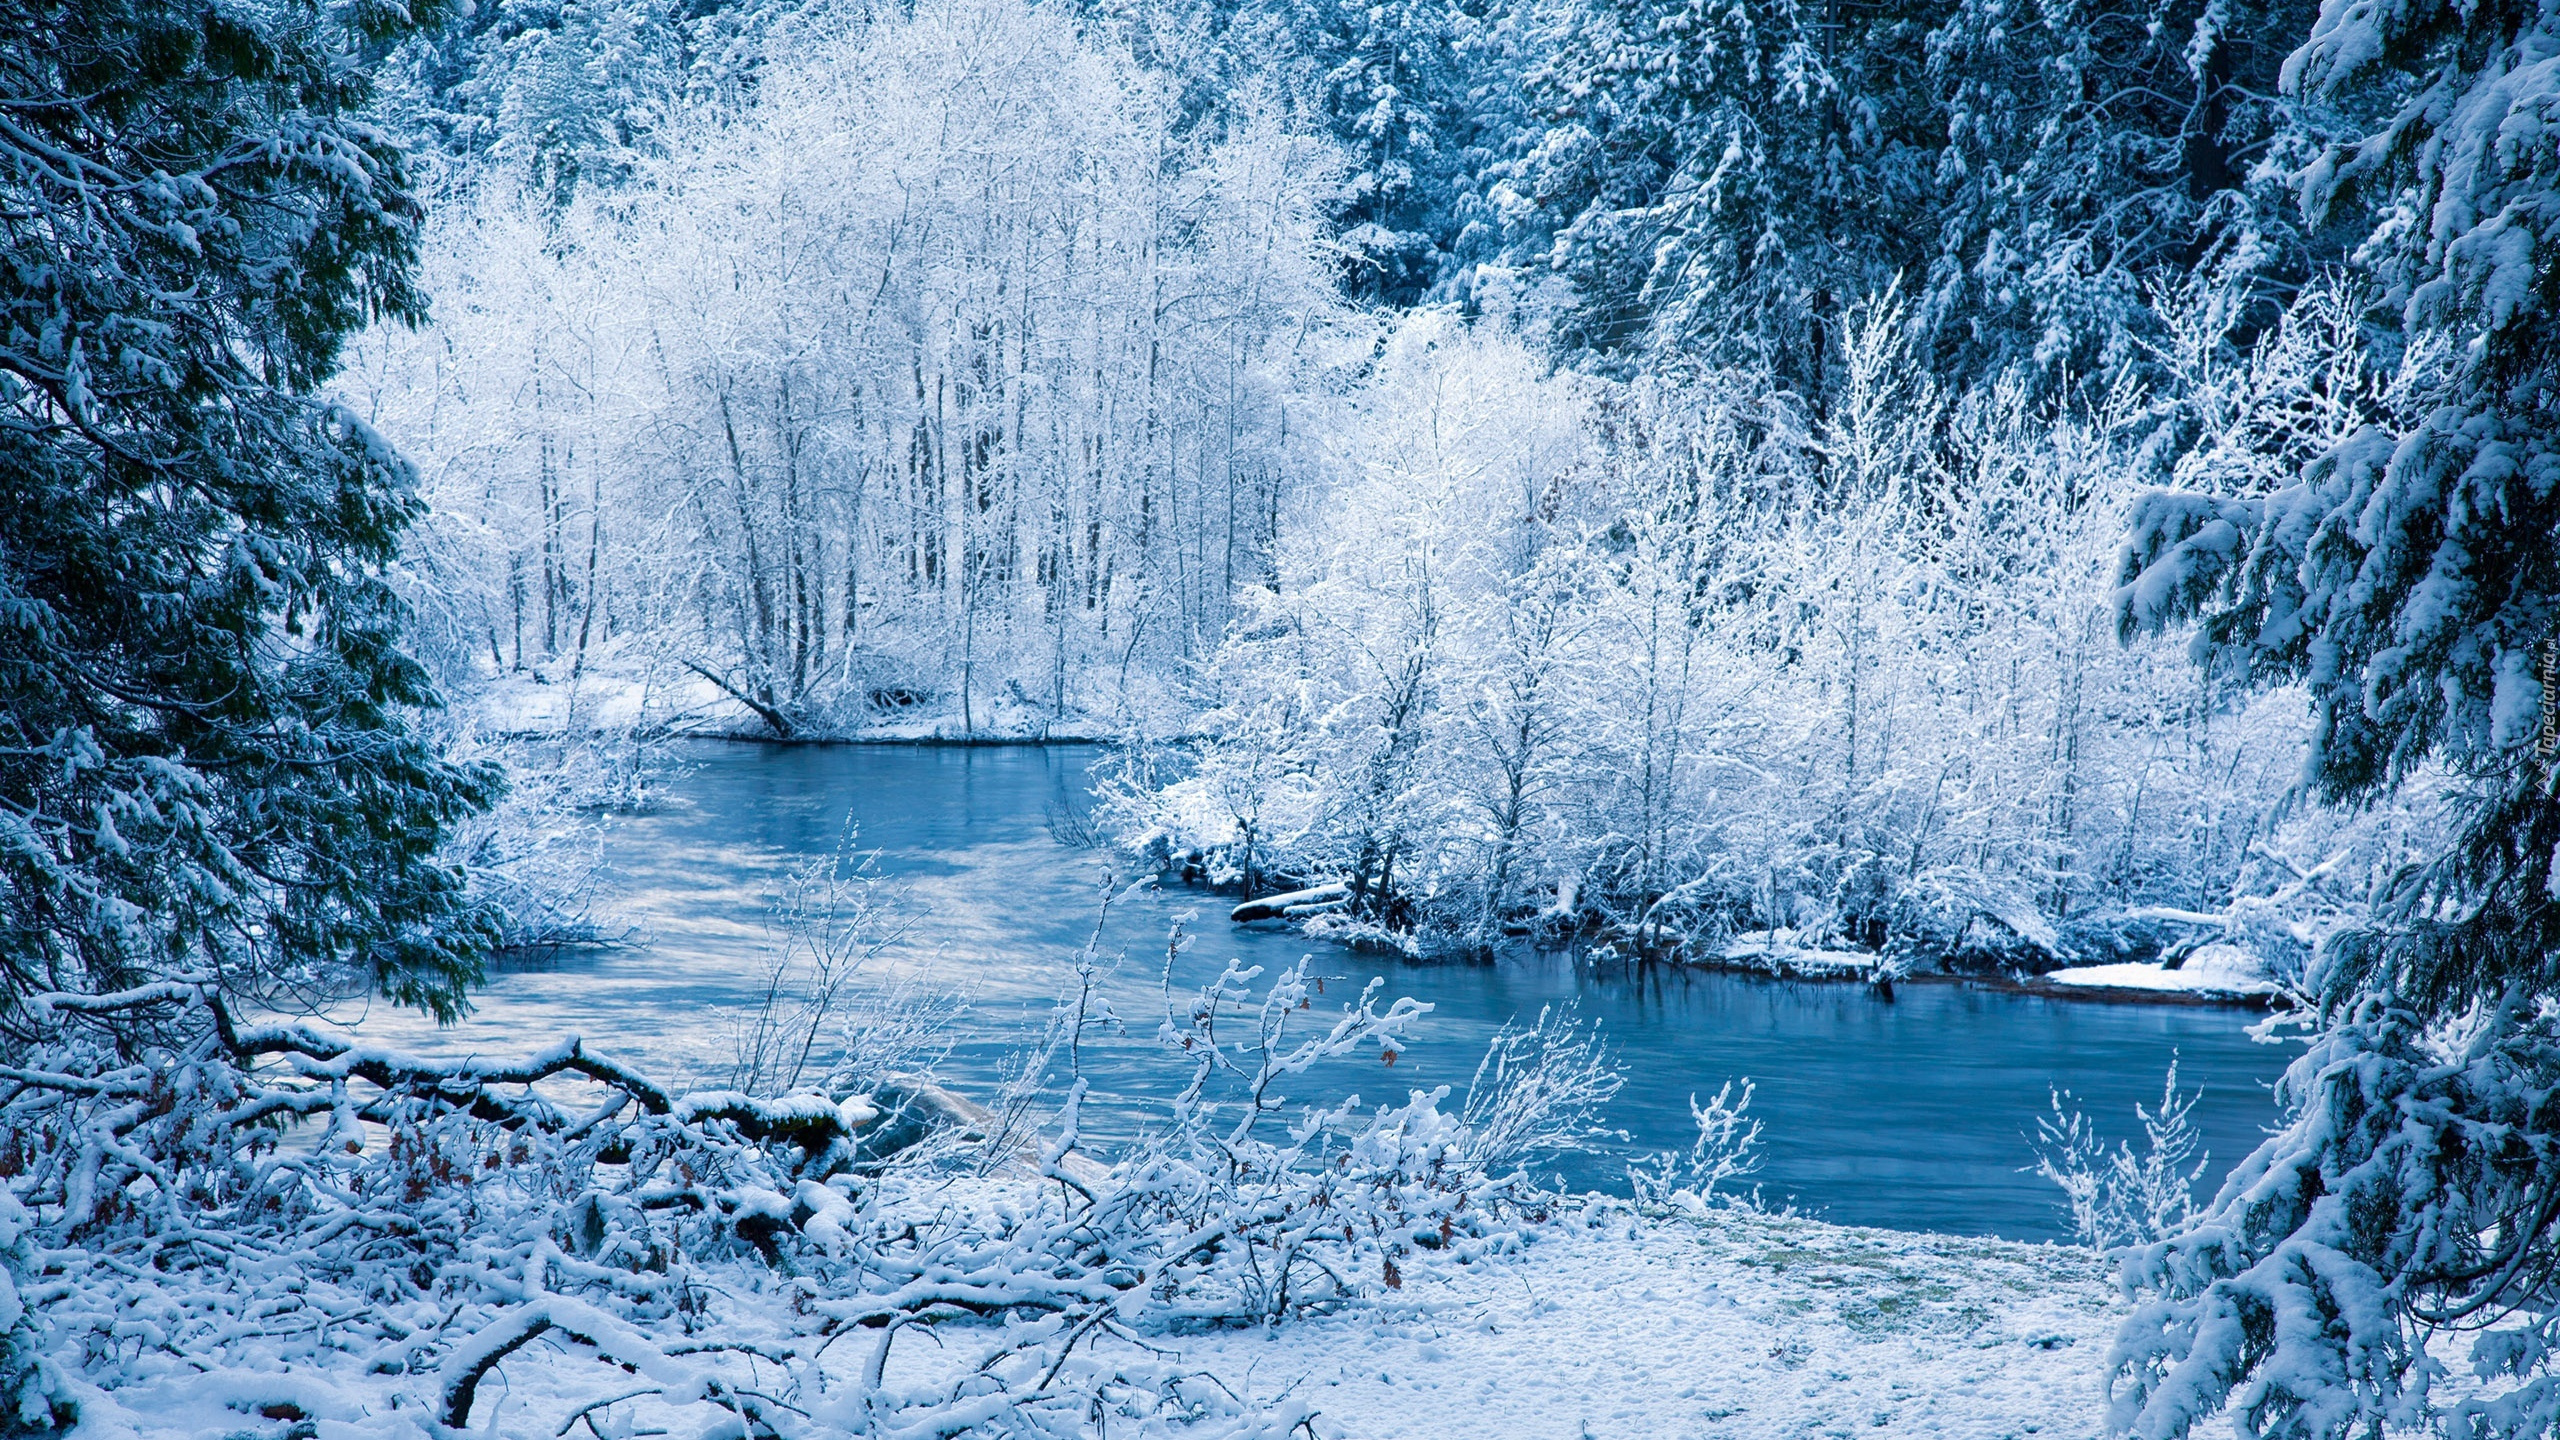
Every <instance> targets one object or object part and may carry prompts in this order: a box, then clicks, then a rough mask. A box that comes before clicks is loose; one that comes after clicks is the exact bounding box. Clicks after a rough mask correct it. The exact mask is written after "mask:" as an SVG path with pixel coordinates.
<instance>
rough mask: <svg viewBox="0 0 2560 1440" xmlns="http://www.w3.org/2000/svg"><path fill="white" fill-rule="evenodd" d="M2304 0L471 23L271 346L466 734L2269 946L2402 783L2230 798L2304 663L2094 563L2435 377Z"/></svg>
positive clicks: (1944, 914)
mask: <svg viewBox="0 0 2560 1440" xmlns="http://www.w3.org/2000/svg"><path fill="white" fill-rule="evenodd" d="M2315 18H2316V17H2315V13H2314V10H2313V8H2312V7H2311V6H2310V5H2308V4H2299V3H2297V4H2248V5H2238V6H2235V5H2231V4H2225V3H2211V4H2203V3H2197V4H2188V3H2166V4H2163V3H2076V0H2074V3H2031V0H2030V3H2003V0H1958V3H1923V4H1908V5H1890V4H1889V5H1842V4H1826V5H1798V4H1794V3H1786V0H1772V3H1755V4H1751V5H1747V6H1746V5H1735V6H1727V7H1715V6H1707V5H1697V4H1690V3H1687V0H1681V3H1623V4H1621V3H1597V0H1589V3H1586V0H1519V3H1503V0H1458V3H1434V0H1397V3H1390V4H1383V5H1369V4H1332V3H1324V4H1294V3H1292V4H1279V3H1271V4H1260V3H1248V4H1244V5H1230V4H1225V3H1208V4H1199V3H1186V0H1144V3H1128V4H1103V5H1094V6H1088V7H1084V8H1074V7H1070V6H1066V5H1035V4H1027V3H1024V0H924V3H919V4H917V5H915V6H913V7H911V8H910V7H900V6H869V5H862V4H841V3H836V0H808V3H770V0H762V3H759V0H750V3H741V4H734V5H717V4H691V5H679V4H666V3H659V0H643V3H636V4H615V5H609V6H608V5H598V6H583V5H576V4H526V3H507V4H495V5H486V6H482V7H479V8H476V9H475V10H473V11H472V12H471V13H470V14H469V16H468V17H467V18H466V19H465V20H464V21H462V22H461V23H460V24H458V25H456V26H453V27H450V28H448V29H446V30H445V31H443V32H441V33H439V34H434V35H429V36H424V37H419V38H413V39H411V40H409V41H407V42H406V43H405V44H404V45H403V47H402V48H400V49H398V50H397V51H396V52H394V53H392V54H390V55H389V56H388V57H387V58H386V61H385V66H384V74H385V75H386V77H387V79H386V98H385V100H384V101H383V102H382V105H381V110H382V113H383V114H384V115H385V116H386V118H387V119H388V120H389V121H390V122H391V124H392V125H393V127H394V128H395V129H396V130H398V131H399V132H400V133H402V134H404V135H407V136H410V137H412V139H413V143H415V144H416V145H418V146H419V147H420V149H421V151H422V153H423V154H424V155H425V156H426V157H427V160H426V165H427V173H428V178H429V181H430V185H431V188H432V190H433V191H434V203H432V204H431V206H430V207H429V208H430V214H431V215H432V217H433V218H432V220H431V221H430V230H429V235H428V244H427V249H426V270H425V276H424V280H425V288H426V289H427V290H428V292H429V293H430V294H431V295H432V297H433V305H434V311H433V317H434V318H433V321H432V323H431V324H429V325H428V326H427V327H425V328H423V329H418V330H409V329H403V328H397V327H392V328H385V329H382V330H379V331H376V332H374V333H373V334H371V335H370V336H368V337H366V338H365V339H364V340H363V341H362V342H361V343H359V344H358V345H357V346H356V347H355V348H354V351H353V354H352V359H351V363H350V366H349V369H348V371H347V372H346V373H345V374H344V375H343V376H342V377H341V379H340V380H339V382H338V387H339V389H340V391H341V393H342V394H343V395H344V396H345V397H346V398H347V399H348V400H349V401H350V402H351V403H352V405H353V406H354V408H356V409H357V410H359V411H360V412H361V413H363V414H364V415H365V416H366V417H367V418H368V419H369V420H370V421H371V423H373V424H375V425H376V426H378V427H379V428H380V429H382V430H383V431H384V433H386V434H387V435H389V436H390V437H391V438H392V439H393V440H394V441H395V442H396V443H397V444H399V445H400V446H401V448H402V449H403V451H404V452H405V453H406V454H408V455H409V456H410V457H411V458H412V459H413V460H414V461H416V462H417V463H418V464H419V466H420V467H421V471H422V474H423V476H424V486H425V490H426V494H427V497H428V499H429V501H430V502H431V505H432V512H431V514H430V517H429V518H428V520H427V521H426V522H425V524H424V527H423V528H422V530H421V531H420V532H419V533H417V534H416V535H415V536H413V539H412V542H411V544H410V547H409V550H408V558H407V561H406V566H407V581H406V588H407V593H408V595H409V598H410V599H411V602H412V604H413V606H414V608H415V609H416V611H417V621H416V623H415V624H414V626H413V635H415V636H416V637H417V641H418V643H419V644H420V645H421V647H422V649H423V651H424V653H425V654H426V657H427V658H428V659H429V661H430V663H431V665H432V666H433V668H435V669H436V671H437V672H438V674H439V677H440V679H441V682H442V684H443V685H444V687H445V688H446V690H447V691H448V693H449V694H456V695H462V696H475V697H481V699H482V701H483V702H484V703H482V704H481V705H479V706H478V707H477V709H476V710H473V711H472V712H471V713H474V714H476V715H478V716H479V717H480V723H482V724H484V725H489V726H495V727H500V728H503V727H506V726H509V725H513V724H517V723H521V722H522V721H523V719H524V717H526V716H528V715H533V714H539V715H541V716H543V717H546V723H553V724H565V725H566V726H567V727H568V728H570V729H571V730H572V731H579V732H583V731H587V730H591V729H594V728H596V727H603V728H607V729H619V730H621V731H629V730H631V729H634V728H637V729H639V730H642V731H650V730H655V729H660V728H663V727H666V726H669V725H681V724H685V723H699V722H700V721H701V720H702V719H703V718H704V717H705V716H706V715H708V716H711V717H713V718H714V722H715V723H716V724H719V725H721V726H724V727H725V728H728V729H731V730H734V731H738V732H742V733H745V732H765V733H773V734H778V735H793V736H810V735H842V734H855V733H863V732H867V731H869V732H877V731H881V730H883V729H884V728H886V729H893V730H895V731H896V732H897V733H925V732H938V733H944V734H961V733H967V734H1017V735H1058V734H1066V735H1093V736H1104V737H1109V738H1112V739H1114V740H1117V741H1120V742H1122V743H1123V746H1124V748H1123V750H1122V752H1121V753H1122V756H1123V764H1122V766H1121V770H1120V773H1119V775H1118V777H1117V778H1116V779H1115V780H1114V782H1113V784H1112V786H1111V787H1110V792H1111V793H1110V796H1109V805H1108V807H1107V818H1108V819H1109V820H1110V821H1111V822H1112V823H1113V825H1114V826H1115V827H1116V828H1117V830H1118V831H1119V833H1120V835H1121V838H1123V839H1125V840H1128V841H1130V842H1132V843H1135V844H1137V845H1140V846H1142V847H1152V848H1154V850H1155V851H1156V853H1157V854H1158V856H1159V858H1160V859H1163V860H1165V861H1166V862H1167V863H1188V864H1189V865H1190V866H1191V867H1192V868H1193V873H1195V874H1197V875H1200V876H1202V877H1204V878H1208V879H1211V880H1214V881H1216V882H1219V883H1222V884H1226V885H1231V886H1236V887H1240V888H1243V889H1246V890H1252V891H1257V892H1260V891H1268V890H1271V889H1275V888H1286V887H1287V886H1288V885H1292V884H1298V883H1303V882H1307V881H1312V880H1324V879H1347V880H1348V881H1350V882H1351V887H1352V893H1351V897H1350V899H1349V900H1348V901H1347V902H1345V903H1344V904H1342V905H1341V906H1339V907H1336V908H1337V910H1338V913H1334V914H1332V915H1330V916H1329V917H1328V918H1327V919H1326V920H1325V922H1324V923H1325V924H1327V925H1330V926H1332V927H1334V928H1335V929H1337V930H1338V931H1340V932H1341V933H1342V934H1344V935H1346V936H1348V937H1350V938H1355V939H1368V940H1374V941H1378V942H1381V943H1391V944H1397V945H1402V946H1408V947H1422V948H1433V947H1437V948H1456V949H1481V948H1483V947H1485V946H1489V945H1491V944H1494V943H1497V942H1498V941H1499V940H1501V939H1502V938H1503V937H1504V936H1506V935H1519V934H1523V933H1528V932H1532V931H1535V930H1539V929H1541V928H1548V929H1555V928H1562V929H1577V928H1588V927H1589V926H1591V925H1594V924H1598V925H1602V926H1605V927H1607V928H1609V929H1611V931H1612V932H1613V933H1614V934H1616V935H1617V936H1618V937H1619V938H1620V940H1621V942H1622V943H1623V944H1625V945H1627V946H1630V947H1633V948H1635V949H1637V950H1641V951H1645V952H1647V953H1670V952H1673V951H1678V950H1681V949H1682V948H1683V947H1691V948H1694V947H1699V946H1709V947H1712V946H1719V945H1722V944H1723V943H1725V942H1726V941H1727V940H1728V939H1729V937H1731V936H1733V935H1735V934H1737V933H1741V932H1759V931H1770V930H1780V931H1787V932H1791V933H1792V935H1793V936H1794V937H1796V938H1797V939H1799V940H1800V941H1801V942H1802V943H1806V944H1819V945H1848V946H1856V947H1862V948H1882V949H1885V950H1888V951H1891V952H1893V953H1895V954H1896V955H1907V956H1909V957H1911V958H1913V959H1914V960H1915V961H1918V962H1921V963H1954V964H1960V965H1998V966H2024V967H2026V968H2031V969H2034V968H2046V967H2049V966H2051V965H2053V964H2058V963H2062V962H2064V961H2065V960H2068V959H2073V958H2079V959H2098V960H2105V959H2115V958H2122V957H2129V956H2149V955H2154V954H2158V953H2161V952H2162V951H2163V949H2164V947H2165V948H2167V949H2169V950H2171V951H2172V952H2174V951H2176V950H2177V949H2179V948H2182V947H2193V946H2195V945H2197V944H2200V943H2216V942H2235V943H2237V944H2238V945H2239V946H2240V947H2241V948H2242V949H2243V950H2245V951H2246V952H2247V953H2248V954H2249V955H2250V956H2251V957H2252V958H2253V960H2254V963H2256V964H2258V965H2260V966H2262V967H2265V968H2268V969H2270V970H2272V971H2273V972H2275V973H2276V974H2277V975H2278V976H2279V977H2280V978H2281V977H2287V976H2298V974H2299V972H2300V968H2301V966H2302V965H2303V964H2304V963H2305V962H2306V961H2307V960H2308V958H2309V956H2310V955H2311V953H2312V950H2313V949H2314V947H2315V946H2316V945H2317V943H2318V942H2319V940H2320V939H2321V938H2322V937H2323V936H2324V935H2326V934H2327V933H2329V932H2330V931H2331V930H2332V929H2334V928H2336V926H2337V925H2338V924H2340V923H2342V921H2343V918H2344V917H2346V916H2347V915H2349V914H2350V913H2352V911H2353V910H2354V908H2355V906H2356V905H2357V904H2359V903H2360V902H2361V901H2362V899H2363V898H2364V897H2365V895H2366V894H2367V893H2368V892H2369V890H2370V889H2371V887H2372V886H2373V885H2374V883H2376V881H2377V880H2378V878H2379V877H2381V876H2383V875H2386V874H2388V873H2389V872H2390V871H2391V870H2392V869H2393V868H2394V867H2395V866H2397V865H2398V864H2400V863H2402V862H2403V861H2405V860H2406V859H2408V858H2410V857H2411V856H2412V855H2414V854H2418V853H2422V852H2423V851H2424V849H2425V847H2426V846H2427V845H2429V844H2430V843H2432V840H2431V837H2435V836H2436V834H2437V830H2436V826H2435V812H2434V805H2433V797H2434V791H2435V788H2436V781H2435V780H2434V779H2431V778H2430V775H2429V774H2427V773H2421V774H2418V775H2416V776H2415V777H2414V779H2413V782H2412V783H2411V784H2410V785H2408V786H2405V787H2402V788H2401V789H2399V790H2397V791H2395V792H2393V794H2392V795H2391V796H2389V797H2385V798H2384V799H2383V800H2382V801H2381V803H2379V804H2376V805H2368V806H2365V807H2362V808H2358V809H2353V810H2322V809H2318V808H2316V807H2306V806H2302V805H2298V804H2292V803H2289V801H2288V796H2289V795H2291V794H2292V792H2293V790H2294V787H2295V783H2296V781H2297V780H2298V779H2299V778H2300V774H2301V756H2302V753H2303V749H2302V747H2303V742H2304V740H2305V738H2306V736H2307V735H2308V734H2310V732H2311V730H2312V727H2313V726H2314V724H2315V717H2314V716H2313V713H2312V708H2311V705H2310V703H2309V701H2308V699H2307V696H2306V693H2305V692H2304V691H2303V690H2301V689H2298V688H2292V687H2288V686H2281V685H2279V686H2277V687H2275V688H2272V689H2269V688H2264V687H2262V686H2257V685H2254V684H2252V683H2248V682H2254V681H2257V680H2260V679H2263V678H2265V677H2264V676H2263V674H2260V673H2254V672H2252V671H2251V667H2250V666H2249V665H2247V664H2246V663H2244V662H2235V661H2230V660H2227V659H2226V660H2225V661H2223V662H2220V663H2218V664H2208V665H2206V666H2204V667H2202V668H2197V667H2195V666H2192V665H2191V664H2190V663H2189V656H2188V654H2187V636H2186V635H2184V634H2183V633H2177V634H2170V635H2168V636H2165V637H2161V638H2154V639H2135V640H2133V641H2131V642H2130V643H2124V642H2120V640H2119V630H2120V628H2122V627H2124V626H2127V625H2131V624H2133V623H2136V621H2137V620H2138V619H2139V617H2137V616H2135V615H2134V613H2133V608H2132V601H2131V600H2130V599H2129V598H2128V596H2129V595H2130V593H2131V592H2130V591H2127V592H2125V593H2122V594H2120V593H2118V591H2117V587H2118V585H2119V584H2120V582H2122V581H2123V580H2126V579H2129V578H2131V572H2130V571H2126V572H2125V573H2121V574H2120V573H2119V572H2120V570H2123V568H2124V566H2125V564H2126V561H2125V555H2126V554H2127V552H2126V550H2125V542H2126V540H2127V537H2128V535H2129V533H2131V531H2130V528H2129V527H2131V526H2132V524H2133V520H2134V510H2135V508H2136V506H2137V503H2138V501H2139V499H2140V497H2141V496H2143V495H2144V494H2146V493H2148V492H2150V491H2153V490H2156V489H2160V488H2162V487H2169V488H2172V489H2174V490H2176V491H2178V492H2180V493H2185V494H2193V495H2204V496H2212V497H2232V498H2240V499H2245V498H2247V497H2254V496H2263V495H2265V494H2268V493H2271V492H2273V491H2275V490H2277V489H2279V488H2281V487H2283V486H2285V485H2288V484H2290V483H2292V482H2293V481H2294V480H2295V479H2296V478H2297V477H2298V476H2299V475H2300V474H2301V473H2302V472H2303V470H2304V468H2305V467H2306V466H2309V465H2311V464H2313V463H2314V462H2316V461H2318V460H2319V459H2320V458H2321V457H2323V456H2326V455H2329V454H2331V453H2332V452H2334V451H2335V450H2337V449H2338V447H2340V446H2341V445H2342V444H2345V443H2346V442H2348V441H2349V440H2350V439H2351V438H2353V437H2356V436H2358V435H2361V434H2365V433H2368V432H2380V433H2399V432H2405V431H2407V430H2409V429H2410V428H2411V427H2413V426H2415V425H2417V424H2418V423H2419V422H2420V420H2421V419H2422V417H2424V416H2425V415H2426V414H2427V413H2429V407H2430V406H2432V405H2435V404H2437V403H2438V400H2437V398H2436V391H2435V388H2434V387H2435V386H2436V383H2437V381H2438V379H2439V378H2440V377H2441V375H2442V374H2443V373H2445V371H2446V366H2447V360H2446V355H2447V353H2448V346H2450V345H2451V344H2452V343H2453V342H2452V341H2451V340H2450V339H2448V338H2447V336H2446V335H2445V334H2444V333H2442V332H2441V331H2439V330H2434V329H2429V328H2427V327H2425V326H2423V325H2417V324H2413V323H2412V319H2411V317H2412V316H2413V315H2414V314H2415V312H2413V311H2412V310H2411V309H2410V308H2409V307H2410V301H2411V287H2410V284H2409V282H2408V277H2407V276H2405V275H2400V274H2396V273H2394V272H2393V271H2392V270H2391V268H2390V266H2389V265H2388V264H2387V263H2384V261H2383V258H2382V257H2381V252H2380V251H2378V250H2377V248H2376V247H2377V245H2379V244H2380V243H2381V241H2380V240H2377V239H2376V237H2382V238H2383V239H2387V238H2388V235H2389V232H2391V231H2392V229H2393V227H2402V228H2405V227H2407V226H2410V225H2412V224H2414V223H2416V221H2415V220H2414V219H2413V218H2412V214H2411V212H2410V210H2409V208H2408V206H2407V204H2406V203H2405V197H2403V196H2400V195H2399V194H2398V193H2397V192H2394V191H2392V190H2391V189H2390V187H2388V186H2383V187H2380V188H2378V189H2373V190H2372V193H2370V194H2368V193H2366V192H2365V191H2362V190H2354V189H2350V188H2347V187H2345V186H2343V185H2341V184H2338V183H2334V181H2335V175H2334V174H2333V173H2332V172H2336V171H2338V170H2339V168H2340V166H2341V165H2342V164H2343V165H2344V166H2346V167H2348V168H2350V169H2352V168H2353V167H2354V166H2355V165H2358V164H2367V165H2370V164H2371V163H2372V160H2371V157H2370V156H2368V155H2366V151H2367V150H2370V149H2371V147H2370V146H2366V147H2365V148H2364V149H2361V150H2360V149H2358V148H2357V146H2358V145H2359V144H2361V143H2362V137H2363V136H2365V135H2366V134H2367V133H2368V132H2369V131H2371V130H2373V129H2374V128H2375V127H2376V126H2377V125H2378V124H2380V123H2381V122H2382V120H2383V119H2385V118H2387V117H2388V115H2389V114H2390V112H2391V111H2392V110H2393V108H2394V107H2395V106H2396V105H2398V104H2399V103H2401V102H2402V101H2403V100H2405V99H2406V98H2407V95H2408V92H2409V89H2410V86H2411V84H2412V83H2414V82H2412V81H2411V80H2410V78H2409V77H2408V76H2407V75H2406V74H2404V73H2401V72H2398V71H2395V70H2393V69H2391V68H2390V67H2389V66H2377V65H2372V64H2367V65H2365V66H2364V67H2363V68H2362V69H2358V70H2356V71H2354V73H2353V74H2352V75H2346V74H2343V73H2342V74H2341V75H2339V76H2332V77H2330V80H2329V81H2328V82H2322V83H2315V80H2316V78H2317V77H2310V76H2306V74H2305V73H2304V71H2303V66H2304V63H2305V62H2304V61H2303V60H2301V59H2296V60H2293V61H2292V62H2290V63H2291V65H2292V68H2291V69H2288V68H2287V67H2288V63H2289V62H2288V57H2289V56H2293V55H2294V54H2295V52H2296V50H2297V49H2298V48H2299V47H2301V46H2303V44H2304V42H2305V41H2306V40H2307V39H2308V38H2309V37H2310V36H2311V34H2312V31H2313V28H2314V23H2315ZM2322 23H2324V24H2329V23H2330V22H2322ZM2359 23H2362V22H2359ZM2331 28H2335V27H2334V25H2332V27H2331ZM2377 33H2379V32H2377ZM2333 38H2335V37H2333ZM2304 53H2305V54H2306V55H2307V54H2310V53H2311V52H2309V51H2306V52H2304ZM2376 53H2377V54H2380V53H2384V52H2381V51H2377V52H2376ZM2394 53H2396V52H2394ZM2359 157H2364V158H2361V159H2360V158H2359ZM2324 167H2325V169H2324ZM2323 175H2326V176H2328V177H2329V178H2328V179H2326V180H2322V179H2320V178H2319V177H2320V176H2323ZM2369 188H2370V187H2369ZM466 708H469V707H466Z"/></svg>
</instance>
